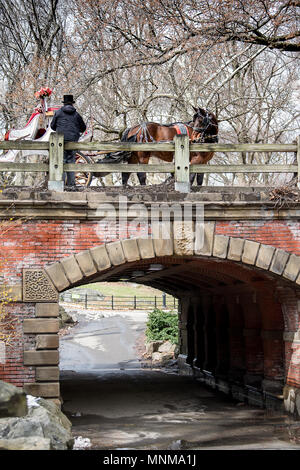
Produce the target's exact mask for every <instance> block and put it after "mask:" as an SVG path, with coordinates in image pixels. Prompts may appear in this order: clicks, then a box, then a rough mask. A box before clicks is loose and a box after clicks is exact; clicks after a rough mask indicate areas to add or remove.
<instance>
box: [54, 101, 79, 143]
mask: <svg viewBox="0 0 300 470" xmlns="http://www.w3.org/2000/svg"><path fill="white" fill-rule="evenodd" d="M50 127H51V129H52V130H54V131H56V132H58V133H60V134H63V135H64V138H65V140H66V141H73V142H77V141H78V139H79V136H80V134H81V133H82V132H85V130H86V125H85V123H84V121H83V119H82V117H81V116H80V114H79V113H78V112H77V111H76V109H75V108H74V106H72V105H71V104H66V105H65V106H63V107H62V108H60V109H58V110H57V111H56V112H55V114H54V117H53V119H52V121H51V125H50Z"/></svg>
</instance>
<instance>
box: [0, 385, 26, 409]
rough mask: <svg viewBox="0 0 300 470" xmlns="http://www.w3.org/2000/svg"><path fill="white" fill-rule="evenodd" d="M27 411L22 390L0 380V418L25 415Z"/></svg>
mask: <svg viewBox="0 0 300 470" xmlns="http://www.w3.org/2000/svg"><path fill="white" fill-rule="evenodd" d="M27 412H28V408H27V402H26V395H25V393H24V392H23V390H22V389H20V388H17V387H15V386H14V385H11V384H8V383H6V382H3V381H2V380H0V418H5V417H9V416H25V415H26V414H27Z"/></svg>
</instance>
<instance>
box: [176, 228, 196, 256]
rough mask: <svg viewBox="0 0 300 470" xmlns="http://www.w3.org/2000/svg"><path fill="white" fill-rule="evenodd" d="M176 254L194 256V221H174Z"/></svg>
mask: <svg viewBox="0 0 300 470" xmlns="http://www.w3.org/2000/svg"><path fill="white" fill-rule="evenodd" d="M173 231H174V253H175V255H180V256H183V255H187V256H192V255H193V254H194V222H193V221H183V222H182V221H176V220H174V222H173Z"/></svg>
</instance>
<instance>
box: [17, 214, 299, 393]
mask: <svg viewBox="0 0 300 470" xmlns="http://www.w3.org/2000/svg"><path fill="white" fill-rule="evenodd" d="M178 233H179V234H180V235H181V236H180V237H177V236H176V235H178ZM203 235H204V236H203V238H202V239H201V240H199V237H198V238H197V233H196V238H195V240H194V235H193V230H192V227H190V228H188V229H187V230H186V228H185V229H184V231H183V229H182V224H181V225H180V224H179V223H176V222H174V223H173V230H172V236H171V237H170V238H168V239H166V240H163V239H160V238H155V237H154V236H153V237H149V238H129V239H124V240H119V241H114V242H109V243H105V244H102V245H99V246H93V247H91V248H89V249H86V250H84V251H81V252H79V253H76V254H74V255H69V256H66V257H64V258H62V259H61V260H59V261H56V262H54V263H52V264H50V265H48V266H45V267H44V268H41V269H40V270H39V273H40V279H41V284H47V285H48V288H47V289H45V288H44V287H43V289H42V288H41V286H39V283H36V284H35V287H33V284H32V283H31V285H30V288H29V284H28V285H26V282H27V281H26V275H27V274H30V271H35V272H36V270H26V269H25V270H24V276H23V293H24V295H23V300H24V301H27V302H36V312H37V313H36V316H37V317H41V318H42V321H43V322H44V324H45V323H46V322H47V321H48V324H49V325H50V323H51V317H55V316H56V312H57V309H56V307H55V305H56V302H57V301H58V295H59V293H60V292H63V291H64V290H67V289H70V288H71V287H73V286H76V285H79V284H82V283H83V282H84V283H88V282H89V281H95V280H96V279H97V276H99V275H100V274H103V273H104V274H105V273H109V272H113V273H115V274H116V276H118V274H119V273H122V271H123V270H124V269H125V268H126V267H130V266H137V265H141V264H143V263H149V262H151V260H157V259H160V260H164V259H169V260H176V262H179V261H180V260H182V259H188V260H193V259H194V260H202V261H203V262H205V261H206V262H208V261H210V262H212V263H217V264H218V273H216V276H217V278H218V280H219V281H220V282H221V281H222V276H226V266H227V265H229V264H230V265H231V266H236V267H240V268H243V269H244V270H245V273H246V271H247V270H252V272H253V271H256V272H261V273H264V274H265V275H266V276H267V277H268V278H269V279H273V280H275V281H276V280H280V282H281V287H282V289H283V291H284V289H287V290H292V291H293V292H294V293H295V292H296V291H297V290H298V289H299V287H300V274H299V271H300V256H297V255H294V254H293V253H289V252H287V251H284V250H282V249H279V248H275V247H273V246H269V245H266V244H263V243H259V242H256V241H252V240H247V239H242V238H236V237H229V236H224V235H217V234H215V232H214V223H213V222H206V223H205V225H204V233H203ZM222 266H223V268H222V269H221V267H222ZM31 274H33V273H31ZM238 274H239V275H241V276H242V274H243V272H242V270H240V271H239V272H238ZM218 276H219V277H218ZM28 277H29V278H30V276H28ZM204 277H205V276H204ZM244 281H245V282H247V276H246V274H245V278H244ZM158 288H159V287H158ZM51 289H52V290H51ZM172 289H173V287H172V285H171V287H170V291H172ZM50 291H51V298H50V297H49V299H48V298H47V295H49V294H47V292H50ZM45 292H46V294H45ZM26 295H27V297H26ZM45 295H46V297H45ZM283 295H284V292H283ZM295 299H297V296H296V295H295ZM283 314H284V315H285V323H286V325H287V329H288V334H290V333H291V332H292V331H293V328H292V326H291V322H290V319H289V315H290V313H289V311H288V310H286V311H285V310H284V309H283ZM54 321H55V320H53V319H52V323H51V325H53V322H54ZM34 322H36V320H34V319H33V320H24V333H38V332H39V335H38V336H39V338H38V341H40V344H42V346H40V349H41V351H40V355H39V357H41V359H39V360H41V363H39V362H37V359H36V358H35V357H34V353H35V351H29V352H28V357H27V356H26V354H25V361H26V360H27V364H29V365H34V366H36V367H37V379H36V382H37V383H35V384H29V388H28V389H27V390H28V392H29V393H31V394H32V395H37V396H41V395H43V394H44V396H50V397H51V398H53V397H55V396H58V395H55V393H57V392H55V393H54V392H53V391H51V392H47V390H48V389H49V384H47V380H48V381H57V380H58V372H57V370H58V367H57V364H58V362H57V355H56V354H55V351H54V347H53V346H49V345H50V343H51V341H52V344H54V338H53V337H52V338H51V334H53V333H55V331H56V329H57V331H58V327H57V326H56V327H55V326H54V327H53V329H52V330H51V329H50V330H47V331H48V333H49V335H48V336H49V337H48V338H47V337H46V336H47V333H46V331H44V333H43V330H42V333H41V331H40V330H38V331H35V330H34V328H32V325H33V324H34ZM293 339H294V336H293V338H291V342H292V341H293ZM43 341H44V343H43ZM50 347H51V348H52V349H51V350H49V349H50ZM42 356H45V357H46V356H47V358H50V356H53V358H54V359H53V360H52V359H51V358H50V359H43V357H42ZM51 361H52V362H51ZM48 373H49V375H47V374H48ZM51 374H52V375H51ZM49 383H50V389H51V390H54V388H53V387H54V383H53V382H49ZM57 385H58V383H57V382H56V390H58V388H57ZM295 386H296V387H297V386H298V387H300V384H299V385H297V384H296V383H295ZM286 393H288V392H286ZM47 394H48V395H47ZM287 397H288V398H287V399H289V393H288V395H287Z"/></svg>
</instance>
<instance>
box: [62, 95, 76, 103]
mask: <svg viewBox="0 0 300 470" xmlns="http://www.w3.org/2000/svg"><path fill="white" fill-rule="evenodd" d="M63 103H75V101H74V98H73V95H64V100H63Z"/></svg>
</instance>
